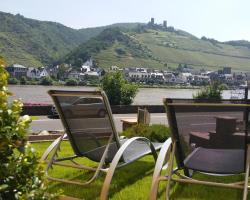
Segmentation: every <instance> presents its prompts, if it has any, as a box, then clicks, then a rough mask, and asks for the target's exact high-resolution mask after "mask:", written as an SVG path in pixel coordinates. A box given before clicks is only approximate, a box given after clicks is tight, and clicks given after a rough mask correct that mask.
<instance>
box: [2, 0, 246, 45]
mask: <svg viewBox="0 0 250 200" xmlns="http://www.w3.org/2000/svg"><path fill="white" fill-rule="evenodd" d="M249 9H250V1H249V0H206V1H205V0H0V11H3V12H9V13H13V14H17V13H20V14H21V15H23V16H25V17H28V18H33V19H39V20H46V21H56V22H59V23H62V24H64V25H66V26H69V27H72V28H86V27H96V26H102V25H108V24H113V23H117V22H148V21H149V20H150V18H151V17H154V18H155V21H156V23H162V21H163V20H167V21H168V25H171V26H174V27H175V28H178V29H182V30H185V31H187V32H189V33H192V34H194V35H195V36H197V37H201V36H206V37H209V38H215V39H217V40H220V41H227V40H240V39H245V40H249V41H250V11H249Z"/></svg>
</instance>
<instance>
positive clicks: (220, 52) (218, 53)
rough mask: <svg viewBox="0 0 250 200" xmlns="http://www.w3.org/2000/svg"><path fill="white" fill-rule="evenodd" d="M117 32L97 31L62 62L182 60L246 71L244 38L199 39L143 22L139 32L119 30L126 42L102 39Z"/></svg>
mask: <svg viewBox="0 0 250 200" xmlns="http://www.w3.org/2000/svg"><path fill="white" fill-rule="evenodd" d="M142 27H143V26H142ZM145 27H146V28H145ZM117 32H118V30H117V29H116V30H114V29H112V28H111V29H109V31H108V32H105V31H104V32H102V33H100V35H98V36H96V37H95V38H92V39H91V40H90V41H88V42H86V43H84V44H82V45H80V46H79V47H78V48H77V49H75V50H74V51H72V52H71V54H69V55H68V56H67V59H66V61H69V62H71V63H72V64H74V63H75V61H76V60H75V59H76V58H77V59H79V58H80V59H83V60H84V59H86V58H87V57H90V56H92V57H93V58H94V59H95V60H96V62H97V63H98V64H99V65H100V66H101V67H104V68H108V67H110V66H111V65H117V66H119V67H126V66H144V67H149V68H164V67H166V64H167V66H168V67H177V66H178V64H179V63H182V64H184V63H185V64H188V65H190V66H192V67H195V68H207V69H215V70H216V69H218V68H221V67H223V66H230V67H232V68H233V70H236V71H240V70H243V71H250V46H249V44H250V43H249V42H247V41H229V42H225V43H222V42H219V41H216V40H214V39H207V38H205V37H202V39H199V38H197V37H195V36H193V35H191V34H189V33H187V32H184V31H181V30H172V29H171V30H162V29H161V28H159V29H158V28H153V29H152V28H148V27H147V26H146V25H145V26H144V28H143V31H138V30H136V28H135V29H134V31H126V32H124V31H123V30H121V29H120V30H119V35H126V41H124V40H120V39H119V38H117V39H113V40H112V41H107V40H106V39H107V38H109V37H113V38H114V37H115V35H117ZM102 36H103V37H104V38H103V37H102ZM104 41H105V46H104V47H101V46H102V45H100V43H102V42H104ZM95 47H96V48H95ZM99 47H101V48H99ZM137 47H138V48H137ZM136 52H137V53H136ZM81 56H82V57H81ZM84 56H86V57H84ZM78 61H79V60H78Z"/></svg>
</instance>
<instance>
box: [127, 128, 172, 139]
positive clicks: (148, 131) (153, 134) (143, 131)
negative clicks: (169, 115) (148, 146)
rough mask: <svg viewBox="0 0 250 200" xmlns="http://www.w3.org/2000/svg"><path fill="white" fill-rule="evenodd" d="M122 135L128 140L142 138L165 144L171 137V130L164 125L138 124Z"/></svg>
mask: <svg viewBox="0 0 250 200" xmlns="http://www.w3.org/2000/svg"><path fill="white" fill-rule="evenodd" d="M122 135H124V136H126V137H128V138H131V137H135V136H141V137H146V138H148V139H150V140H151V141H158V142H164V141H165V140H166V139H167V138H169V136H170V129H169V128H168V127H166V126H165V125H162V124H153V125H147V124H137V125H135V126H132V127H131V128H128V129H127V130H125V131H123V132H122Z"/></svg>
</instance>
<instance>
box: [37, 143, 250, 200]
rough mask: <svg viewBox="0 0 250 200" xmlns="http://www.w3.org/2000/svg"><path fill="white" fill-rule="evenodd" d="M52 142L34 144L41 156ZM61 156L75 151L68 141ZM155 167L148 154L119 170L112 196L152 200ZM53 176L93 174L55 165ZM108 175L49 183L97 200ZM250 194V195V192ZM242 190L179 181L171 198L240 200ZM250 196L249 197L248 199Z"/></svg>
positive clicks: (55, 188)
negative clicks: (86, 182)
mask: <svg viewBox="0 0 250 200" xmlns="http://www.w3.org/2000/svg"><path fill="white" fill-rule="evenodd" d="M49 144H50V143H48V142H45V143H33V144H32V145H33V146H34V147H35V149H36V150H37V151H38V152H39V155H42V153H43V152H44V150H45V149H46V148H47V146H48V145H49ZM61 152H62V155H64V156H67V155H71V153H72V150H71V147H70V145H69V143H68V142H64V143H63V145H62V148H61ZM81 160H82V161H84V162H85V163H88V164H89V165H91V166H93V165H95V163H93V162H90V161H89V160H87V159H81ZM153 169H154V162H153V158H152V156H146V157H144V158H142V159H140V160H139V161H137V162H135V163H133V164H131V165H129V166H126V167H124V168H121V169H119V170H117V173H116V174H115V175H114V177H113V180H112V183H111V188H110V193H109V198H110V199H113V200H115V199H117V200H123V199H124V200H127V199H140V200H144V199H149V198H148V197H149V190H150V185H151V180H152V173H153ZM53 170H54V171H53V175H54V176H56V177H65V178H70V179H85V180H86V178H88V177H90V175H91V174H92V173H89V172H86V171H83V172H80V171H77V170H73V169H65V168H63V167H54V169H53ZM104 175H105V174H101V176H100V177H98V178H97V180H96V181H94V182H93V183H92V184H90V185H89V186H88V187H82V186H76V185H69V184H64V183H58V182H50V184H49V185H50V191H51V192H56V191H59V190H62V192H63V194H64V195H68V196H72V197H77V198H80V199H86V200H94V199H98V198H99V194H100V191H101V186H102V182H103V180H104V178H105V176H104ZM195 177H199V178H200V179H205V180H208V179H209V180H220V181H223V182H228V181H231V180H235V181H238V180H241V179H242V176H238V177H212V178H211V177H207V176H205V175H201V174H197V175H195ZM158 193H159V194H158V197H159V198H158V199H165V183H161V184H160V189H159V190H158ZM249 196H250V195H249ZM241 198H242V192H241V191H240V190H234V189H222V188H216V187H208V186H199V185H188V184H177V183H174V184H173V185H172V190H171V199H178V200H179V199H180V200H187V199H190V200H191V199H192V200H196V199H202V200H212V199H219V200H224V199H225V200H235V199H241ZM248 199H250V197H249V198H248Z"/></svg>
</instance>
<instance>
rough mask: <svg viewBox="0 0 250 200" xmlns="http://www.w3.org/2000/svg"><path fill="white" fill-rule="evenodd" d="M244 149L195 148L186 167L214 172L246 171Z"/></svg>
mask: <svg viewBox="0 0 250 200" xmlns="http://www.w3.org/2000/svg"><path fill="white" fill-rule="evenodd" d="M244 152H245V151H244V150H243V149H207V148H202V147H199V148H197V149H195V150H194V151H193V152H192V153H191V154H190V155H189V156H188V157H187V158H186V159H185V160H184V166H185V167H186V168H189V169H192V170H195V171H200V172H206V173H214V174H239V173H243V172H244V157H245V155H244Z"/></svg>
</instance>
